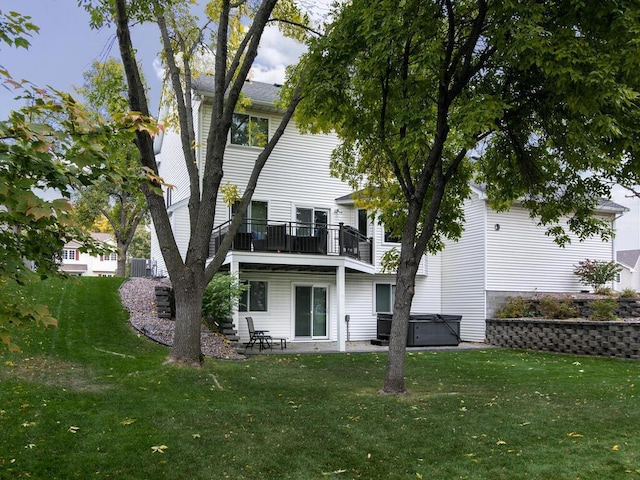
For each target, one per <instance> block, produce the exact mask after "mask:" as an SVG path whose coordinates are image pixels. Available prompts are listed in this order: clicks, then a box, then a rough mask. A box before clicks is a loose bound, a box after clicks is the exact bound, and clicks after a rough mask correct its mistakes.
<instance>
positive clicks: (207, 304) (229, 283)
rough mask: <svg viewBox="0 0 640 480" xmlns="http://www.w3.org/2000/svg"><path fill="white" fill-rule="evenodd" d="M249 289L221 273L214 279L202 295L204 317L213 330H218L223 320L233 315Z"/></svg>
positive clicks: (232, 277) (236, 279)
mask: <svg viewBox="0 0 640 480" xmlns="http://www.w3.org/2000/svg"><path fill="white" fill-rule="evenodd" d="M246 289H247V286H246V285H243V284H242V283H240V280H239V279H238V278H237V277H234V276H231V275H227V274H224V273H219V274H217V275H215V276H214V277H213V279H212V280H211V282H209V285H207V287H206V288H205V290H204V294H203V295H202V316H203V318H204V322H205V324H206V325H207V327H209V329H211V330H214V331H215V330H218V327H219V325H220V324H221V323H222V321H223V320H226V319H227V318H229V317H230V316H231V315H232V314H233V310H234V309H235V308H236V307H237V306H238V302H239V300H240V296H241V295H242V292H244V291H245V290H246Z"/></svg>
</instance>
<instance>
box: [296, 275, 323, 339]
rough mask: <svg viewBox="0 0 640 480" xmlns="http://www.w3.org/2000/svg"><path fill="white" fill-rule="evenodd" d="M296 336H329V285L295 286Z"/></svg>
mask: <svg viewBox="0 0 640 480" xmlns="http://www.w3.org/2000/svg"><path fill="white" fill-rule="evenodd" d="M295 337H296V338H312V339H313V338H328V337H329V329H328V315H327V287H319V286H310V285H296V286H295Z"/></svg>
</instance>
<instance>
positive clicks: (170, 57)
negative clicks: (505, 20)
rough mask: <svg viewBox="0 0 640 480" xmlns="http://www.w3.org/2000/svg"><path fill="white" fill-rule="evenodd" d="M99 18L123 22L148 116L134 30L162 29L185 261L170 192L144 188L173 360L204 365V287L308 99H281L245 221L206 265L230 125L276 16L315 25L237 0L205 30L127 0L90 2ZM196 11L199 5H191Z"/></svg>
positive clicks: (145, 152) (178, 14) (126, 54)
mask: <svg viewBox="0 0 640 480" xmlns="http://www.w3.org/2000/svg"><path fill="white" fill-rule="evenodd" d="M84 3H85V4H88V6H89V9H90V11H91V12H92V18H93V20H94V25H96V26H98V25H101V24H102V23H103V22H105V21H111V20H112V21H113V22H114V23H115V24H116V32H117V37H118V43H119V46H120V54H121V56H122V62H123V65H124V69H125V73H126V78H127V83H128V87H129V107H130V109H131V110H132V111H134V112H139V114H140V115H141V116H142V118H149V108H148V102H147V99H146V94H145V89H144V85H143V83H142V80H141V75H140V71H139V68H138V64H137V62H136V59H135V50H134V46H133V44H132V40H131V36H130V27H129V25H130V23H131V22H134V21H152V20H153V21H155V22H156V23H157V24H158V27H159V30H160V35H161V39H162V47H163V58H164V61H165V67H166V74H167V81H168V86H169V87H170V90H168V91H170V92H171V93H170V95H171V100H172V102H174V108H175V112H176V113H177V124H178V126H179V130H180V137H181V143H182V150H183V153H184V158H185V168H186V171H187V175H188V177H189V185H190V187H189V188H190V197H189V202H188V211H189V217H190V226H191V231H190V238H189V242H188V247H187V252H186V256H185V258H184V259H183V258H182V257H181V255H180V252H179V251H178V247H177V245H176V242H175V239H174V237H173V234H172V230H171V225H170V221H169V216H168V215H167V211H166V208H165V203H164V200H163V197H162V192H161V191H160V189H159V188H157V186H158V185H157V183H156V184H155V185H154V184H153V183H149V184H147V185H146V186H144V189H143V191H144V194H145V197H146V199H147V203H148V205H149V210H150V213H151V218H152V220H153V224H154V228H155V230H156V234H157V237H158V242H159V244H160V248H161V250H162V254H163V257H164V261H165V264H166V266H167V270H168V273H169V276H170V277H171V281H172V284H173V286H174V295H175V302H176V329H175V337H174V342H173V347H172V349H171V354H170V356H169V361H172V362H180V363H184V364H191V365H199V364H200V363H201V361H202V360H201V349H200V325H201V322H202V318H201V317H202V294H203V292H204V288H205V286H206V285H207V284H208V283H209V281H210V280H211V279H212V278H213V276H214V275H215V274H216V273H217V272H218V271H219V269H220V267H221V265H222V263H223V260H224V258H225V256H226V254H227V251H228V250H229V248H230V245H231V242H232V239H233V236H234V235H235V233H236V231H237V230H238V229H239V227H240V225H241V224H242V220H243V217H244V214H245V212H246V210H247V206H248V205H249V203H250V201H251V197H252V195H253V192H254V190H255V187H256V183H257V180H258V176H259V175H260V172H261V171H262V168H263V167H264V165H265V162H266V161H267V159H268V158H269V155H270V153H271V152H272V151H273V148H274V147H275V145H276V144H277V142H278V140H279V139H280V137H281V136H282V134H283V132H284V129H285V127H286V126H287V124H288V122H289V120H290V119H291V117H292V116H293V113H294V110H295V108H296V106H297V104H298V102H299V100H300V97H299V95H298V93H297V92H296V91H295V90H294V91H293V93H292V94H291V95H290V96H289V97H288V98H287V99H286V100H284V101H283V105H282V110H283V118H282V121H281V123H280V125H279V126H278V128H277V129H276V130H275V132H274V134H273V136H272V137H271V138H270V139H269V140H268V142H267V143H266V144H265V145H264V148H263V150H262V151H261V153H260V154H259V155H258V156H257V158H256V159H255V163H254V165H253V169H252V173H251V179H250V180H249V182H248V184H247V185H246V186H245V187H244V194H243V196H242V198H241V200H240V203H239V207H238V210H237V214H236V216H235V217H234V219H233V221H232V222H231V224H230V226H229V232H228V234H227V235H226V236H225V239H224V241H223V242H222V244H221V246H220V249H219V250H218V251H217V253H216V255H215V257H214V258H213V259H211V261H210V262H208V261H207V257H208V248H209V241H210V238H211V235H212V231H213V226H214V215H215V207H216V202H217V201H218V191H219V189H220V185H221V181H222V176H223V165H224V154H225V149H226V143H227V136H228V133H229V129H230V127H231V120H232V115H233V113H234V111H235V110H236V107H239V102H240V100H241V89H242V86H243V84H244V82H245V80H246V79H247V76H248V74H249V70H250V68H251V66H252V64H253V61H254V59H255V57H256V55H257V52H258V46H259V44H260V39H261V36H262V34H263V32H264V29H265V27H266V25H267V24H268V23H270V22H276V21H277V19H278V18H280V19H282V20H286V22H279V24H280V25H281V27H282V29H283V31H284V33H286V34H289V35H292V34H294V33H297V34H298V35H301V34H300V32H301V30H300V29H298V28H295V26H296V25H305V24H306V23H308V19H307V18H306V17H305V16H303V15H301V14H300V12H299V11H298V9H297V7H296V5H295V4H294V2H293V0H280V1H278V0H260V1H256V0H247V1H241V2H231V1H229V0H216V1H209V2H207V3H206V6H205V16H206V24H205V25H204V27H198V25H197V24H196V18H194V17H193V15H191V14H190V12H189V10H188V8H187V7H188V4H189V3H190V2H186V1H179V0H175V1H171V2H156V1H151V2H134V1H131V2H127V1H126V0H103V1H95V2H93V5H91V2H89V1H85V2H84ZM191 3H193V2H191ZM207 29H211V30H210V33H211V45H206V44H205V42H204V40H205V33H207V32H208V31H209V30H207ZM203 50H204V51H208V52H211V53H212V55H213V58H214V65H213V71H212V72H209V73H212V74H213V76H214V79H215V80H214V81H215V93H214V96H213V110H212V117H211V128H210V130H209V133H208V137H207V146H206V154H205V158H204V159H201V160H200V161H201V162H202V163H203V164H204V168H203V169H202V170H199V169H198V168H197V162H196V138H195V131H194V126H193V110H192V88H191V87H192V79H193V77H194V76H195V75H197V74H198V73H201V72H198V71H197V67H196V69H194V66H195V65H197V62H196V58H195V57H197V54H198V53H199V52H201V51H203ZM136 145H137V147H138V149H139V152H140V161H141V164H142V166H143V168H144V169H146V171H147V172H148V173H149V174H150V175H151V176H152V177H154V178H156V179H157V175H158V168H157V164H156V161H155V157H154V152H153V145H152V138H151V135H149V133H148V132H147V131H144V130H140V131H138V132H137V137H136Z"/></svg>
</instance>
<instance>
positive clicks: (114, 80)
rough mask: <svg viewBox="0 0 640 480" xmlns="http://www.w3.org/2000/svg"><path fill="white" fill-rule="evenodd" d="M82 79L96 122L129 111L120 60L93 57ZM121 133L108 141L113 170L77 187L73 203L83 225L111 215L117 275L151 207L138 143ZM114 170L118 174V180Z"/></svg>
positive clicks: (81, 92)
mask: <svg viewBox="0 0 640 480" xmlns="http://www.w3.org/2000/svg"><path fill="white" fill-rule="evenodd" d="M84 79H85V83H84V85H83V87H82V88H80V89H78V92H79V93H80V94H82V95H83V96H84V98H85V99H86V100H87V107H88V109H89V111H91V112H95V113H94V114H95V116H96V123H98V122H103V123H106V122H110V121H113V120H117V119H118V116H122V115H124V114H125V113H126V112H127V111H128V105H127V97H126V94H127V84H126V82H125V80H124V72H123V68H122V64H121V63H120V62H118V61H117V60H115V59H114V58H109V59H108V60H107V61H105V62H94V63H93V66H92V68H91V70H89V71H88V72H86V73H85V75H84ZM119 133H120V134H119V135H112V136H111V137H110V138H108V139H107V143H106V144H105V145H104V148H105V151H106V154H107V156H108V168H109V174H108V175H105V176H103V177H101V178H99V179H97V180H96V181H94V182H93V183H92V184H91V185H89V186H87V187H85V188H82V189H79V190H78V193H77V195H76V198H75V202H74V203H75V216H76V218H77V219H78V221H79V222H80V224H82V225H84V226H85V228H87V229H90V228H91V227H92V226H93V225H94V224H95V223H96V221H99V220H100V218H101V217H103V218H105V219H106V220H107V222H108V224H109V226H110V233H113V236H114V237H115V240H116V248H117V251H118V267H117V271H116V275H117V276H118V277H124V276H125V272H126V263H127V252H128V250H129V246H130V245H131V242H132V240H133V237H134V235H135V233H136V229H137V227H138V225H139V224H140V222H141V221H142V219H143V218H144V217H145V215H146V214H147V212H148V208H147V202H146V199H145V196H144V195H143V193H142V191H141V190H140V182H141V181H144V176H143V175H141V174H140V173H141V166H140V160H139V152H138V149H137V148H136V146H135V144H134V142H133V139H132V138H131V135H130V133H129V132H128V131H127V130H122V131H120V132H119ZM114 176H117V177H118V178H117V179H116V181H114Z"/></svg>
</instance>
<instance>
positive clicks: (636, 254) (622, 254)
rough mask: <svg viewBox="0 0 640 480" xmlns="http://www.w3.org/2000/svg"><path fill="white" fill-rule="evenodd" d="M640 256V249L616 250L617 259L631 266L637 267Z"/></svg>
mask: <svg viewBox="0 0 640 480" xmlns="http://www.w3.org/2000/svg"><path fill="white" fill-rule="evenodd" d="M638 258H640V250H619V251H617V252H616V260H617V261H618V263H621V264H623V265H625V266H627V267H629V268H635V266H636V265H637V263H638Z"/></svg>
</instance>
